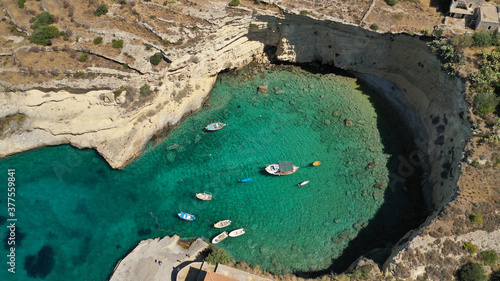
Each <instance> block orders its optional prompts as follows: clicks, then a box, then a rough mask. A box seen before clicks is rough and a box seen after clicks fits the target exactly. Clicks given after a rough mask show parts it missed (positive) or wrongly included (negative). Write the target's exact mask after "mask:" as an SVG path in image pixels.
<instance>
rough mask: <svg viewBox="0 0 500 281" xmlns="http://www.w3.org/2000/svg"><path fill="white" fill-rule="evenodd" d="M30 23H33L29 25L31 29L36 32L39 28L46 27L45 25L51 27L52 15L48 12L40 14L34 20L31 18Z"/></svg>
mask: <svg viewBox="0 0 500 281" xmlns="http://www.w3.org/2000/svg"><path fill="white" fill-rule="evenodd" d="M30 22H33V24H32V25H31V28H33V30H36V29H37V28H39V27H40V26H46V25H51V24H53V23H54V15H52V14H50V13H49V12H43V13H40V14H39V15H38V16H37V17H36V18H32V19H31V20H30Z"/></svg>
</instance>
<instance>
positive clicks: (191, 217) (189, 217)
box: [177, 212, 196, 221]
mask: <svg viewBox="0 0 500 281" xmlns="http://www.w3.org/2000/svg"><path fill="white" fill-rule="evenodd" d="M177 215H178V216H179V218H181V219H183V220H187V221H194V219H195V218H196V217H195V216H194V215H191V214H188V213H184V212H180V213H178V214H177Z"/></svg>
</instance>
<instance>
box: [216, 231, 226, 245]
mask: <svg viewBox="0 0 500 281" xmlns="http://www.w3.org/2000/svg"><path fill="white" fill-rule="evenodd" d="M227 237H228V234H227V232H225V231H224V232H222V233H221V234H219V235H217V236H215V238H214V239H212V243H213V244H217V243H219V242H220V241H222V240H224V239H226V238H227Z"/></svg>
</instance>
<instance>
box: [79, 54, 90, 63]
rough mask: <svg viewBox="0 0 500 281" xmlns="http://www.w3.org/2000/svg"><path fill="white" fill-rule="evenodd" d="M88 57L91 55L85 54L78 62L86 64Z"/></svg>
mask: <svg viewBox="0 0 500 281" xmlns="http://www.w3.org/2000/svg"><path fill="white" fill-rule="evenodd" d="M88 56H89V54H87V53H83V54H81V55H80V58H79V59H78V60H79V61H81V62H85V61H87V58H88Z"/></svg>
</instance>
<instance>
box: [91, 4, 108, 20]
mask: <svg viewBox="0 0 500 281" xmlns="http://www.w3.org/2000/svg"><path fill="white" fill-rule="evenodd" d="M107 13H108V5H106V4H101V5H100V6H99V7H97V9H96V10H95V11H94V16H97V17H100V16H102V15H105V14H107Z"/></svg>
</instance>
